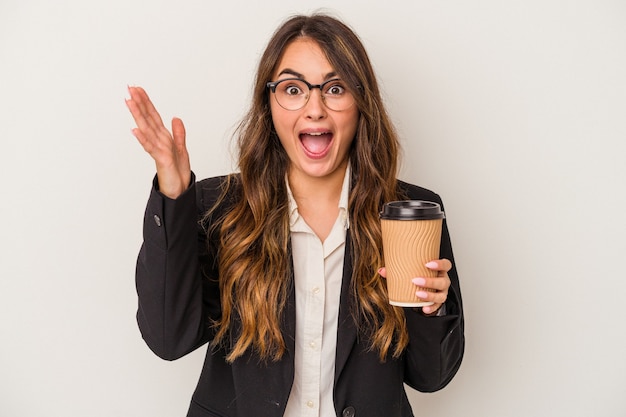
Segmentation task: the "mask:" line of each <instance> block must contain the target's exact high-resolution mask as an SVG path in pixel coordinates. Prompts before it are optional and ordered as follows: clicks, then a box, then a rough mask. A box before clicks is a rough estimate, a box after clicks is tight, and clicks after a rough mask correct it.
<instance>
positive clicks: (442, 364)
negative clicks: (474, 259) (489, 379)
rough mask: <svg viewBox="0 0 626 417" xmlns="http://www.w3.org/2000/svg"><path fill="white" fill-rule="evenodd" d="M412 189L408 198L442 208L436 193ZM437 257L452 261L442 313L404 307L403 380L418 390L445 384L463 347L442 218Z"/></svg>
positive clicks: (459, 310) (455, 286)
mask: <svg viewBox="0 0 626 417" xmlns="http://www.w3.org/2000/svg"><path fill="white" fill-rule="evenodd" d="M415 188H416V190H413V191H414V192H410V193H409V198H412V199H422V200H425V199H426V200H430V201H434V202H437V203H439V204H441V205H442V208H443V203H442V201H441V198H440V197H439V196H438V195H437V194H435V193H433V192H430V191H428V190H424V189H419V188H418V187H415ZM440 258H446V259H449V260H450V261H451V262H452V269H451V270H450V271H449V272H448V276H449V277H450V281H451V284H450V289H449V292H448V299H447V301H446V303H445V308H446V310H445V311H446V314H445V315H443V316H439V317H437V316H434V317H427V316H425V315H424V314H423V313H422V312H421V309H416V308H406V309H405V316H406V322H407V328H408V331H409V346H408V348H407V350H406V352H405V355H406V357H405V364H406V365H405V367H406V368H405V382H406V384H407V385H409V386H411V387H412V388H414V389H417V390H418V391H422V392H434V391H437V390H440V389H442V388H443V387H445V386H446V385H447V384H448V383H449V382H450V381H451V380H452V378H453V377H454V375H456V373H457V371H458V370H459V367H460V366H461V361H462V359H463V354H464V350H465V333H464V316H463V302H462V299H461V288H460V284H459V276H458V273H457V268H456V263H455V261H454V254H453V252H452V243H451V240H450V234H449V231H448V226H447V222H446V220H445V219H444V221H443V229H442V236H441V248H440Z"/></svg>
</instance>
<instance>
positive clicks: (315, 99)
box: [304, 88, 326, 120]
mask: <svg viewBox="0 0 626 417" xmlns="http://www.w3.org/2000/svg"><path fill="white" fill-rule="evenodd" d="M316 90H317V91H316ZM304 110H305V114H306V117H307V118H309V119H313V120H319V119H322V118H324V117H325V116H326V105H325V104H324V98H323V97H322V90H321V89H319V88H313V89H311V90H309V100H308V101H307V103H306V105H305V106H304Z"/></svg>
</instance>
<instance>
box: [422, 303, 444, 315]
mask: <svg viewBox="0 0 626 417" xmlns="http://www.w3.org/2000/svg"><path fill="white" fill-rule="evenodd" d="M441 306H442V304H433V305H429V306H425V307H422V312H423V313H424V314H433V313H435V312H436V311H437V310H439V309H440V308H441Z"/></svg>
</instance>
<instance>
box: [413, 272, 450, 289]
mask: <svg viewBox="0 0 626 417" xmlns="http://www.w3.org/2000/svg"><path fill="white" fill-rule="evenodd" d="M411 282H413V284H415V285H417V286H418V287H420V288H423V289H425V290H433V291H448V288H450V277H448V274H445V275H444V276H441V277H432V278H428V277H417V278H413V279H412V280H411Z"/></svg>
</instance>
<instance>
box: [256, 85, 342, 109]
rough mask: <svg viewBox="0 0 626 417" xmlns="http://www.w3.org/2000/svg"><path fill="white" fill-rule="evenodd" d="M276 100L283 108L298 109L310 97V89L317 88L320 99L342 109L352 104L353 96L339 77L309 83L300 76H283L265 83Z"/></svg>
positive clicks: (331, 107)
mask: <svg viewBox="0 0 626 417" xmlns="http://www.w3.org/2000/svg"><path fill="white" fill-rule="evenodd" d="M267 88H269V89H270V91H271V92H272V93H274V96H275V97H276V102H277V103H278V104H279V105H280V107H282V108H284V109H285V110H300V109H301V108H303V107H304V106H305V105H306V104H307V103H308V102H309V98H310V97H311V90H313V89H314V88H319V90H320V92H321V94H322V101H323V102H324V104H325V105H326V107H328V108H329V109H331V110H334V111H342V110H346V109H348V108H350V107H351V106H352V105H354V96H353V95H352V93H351V92H350V91H349V90H348V88H346V86H345V84H344V83H343V81H341V79H339V78H333V79H332V80H328V81H324V82H323V83H322V84H311V83H309V82H307V81H305V80H303V79H301V78H285V79H282V80H278V81H270V82H269V83H267Z"/></svg>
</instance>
